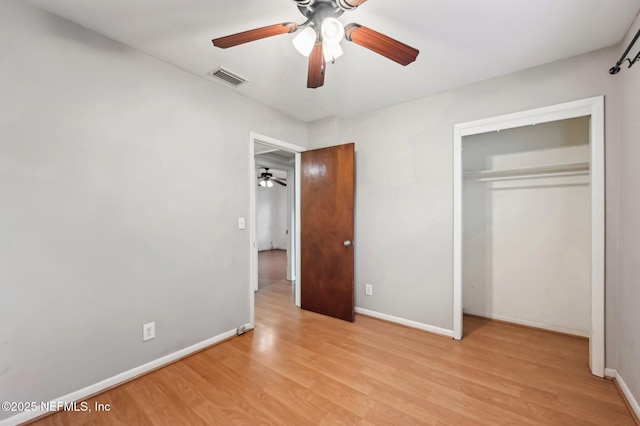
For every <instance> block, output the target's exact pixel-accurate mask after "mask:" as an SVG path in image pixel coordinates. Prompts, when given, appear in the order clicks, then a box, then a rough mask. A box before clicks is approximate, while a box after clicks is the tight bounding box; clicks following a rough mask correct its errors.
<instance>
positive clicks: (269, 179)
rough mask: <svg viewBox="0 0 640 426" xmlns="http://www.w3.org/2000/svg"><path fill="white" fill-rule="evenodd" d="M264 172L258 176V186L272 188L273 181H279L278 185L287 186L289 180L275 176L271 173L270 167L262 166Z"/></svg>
mask: <svg viewBox="0 0 640 426" xmlns="http://www.w3.org/2000/svg"><path fill="white" fill-rule="evenodd" d="M262 168H263V169H264V172H262V174H261V175H260V176H258V186H262V187H264V188H271V187H272V186H273V183H274V182H275V183H277V184H278V185H282V186H287V183H286V182H287V180H286V179H283V178H277V177H274V176H273V173H269V168H268V167H262Z"/></svg>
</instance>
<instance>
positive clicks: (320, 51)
mask: <svg viewBox="0 0 640 426" xmlns="http://www.w3.org/2000/svg"><path fill="white" fill-rule="evenodd" d="M292 1H293V2H295V3H296V4H297V5H298V10H299V11H300V13H302V14H303V15H304V16H305V17H306V18H307V20H306V21H305V22H304V23H302V24H296V23H295V22H284V23H282V24H275V25H270V26H267V27H262V28H256V29H253V30H249V31H244V32H241V33H237V34H232V35H228V36H225V37H220V38H216V39H213V40H212V41H213V45H214V46H216V47H220V48H222V49H226V48H228V47H233V46H238V45H240V44H244V43H248V42H251V41H256V40H260V39H263V38H267V37H272V36H276V35H280V34H290V33H295V32H299V34H298V35H297V36H296V37H295V38H294V39H293V44H294V46H295V47H296V49H297V50H298V51H299V52H300V53H302V54H303V55H304V56H308V57H309V71H308V74H307V87H308V88H311V89H316V88H318V87H320V86H322V85H324V76H325V71H326V64H327V62H332V63H333V62H335V60H336V59H337V58H339V57H340V56H341V55H342V53H343V51H342V48H341V47H340V42H341V41H342V39H343V38H346V39H347V40H348V41H350V42H353V43H355V44H358V45H360V46H362V47H364V48H366V49H369V50H371V51H373V52H375V53H378V54H379V55H382V56H384V57H386V58H388V59H391V60H392V61H395V62H397V63H399V64H400V65H405V66H406V65H409V64H410V63H411V62H413V61H415V60H416V58H417V57H418V54H419V53H420V52H419V51H418V50H417V49H414V48H413V47H411V46H408V45H406V44H404V43H401V42H399V41H397V40H395V39H392V38H391V37H389V36H386V35H384V34H381V33H379V32H377V31H374V30H372V29H370V28H367V27H365V26H362V25H360V24H355V23H352V24H348V25H346V26H343V25H342V23H341V22H340V21H338V19H337V18H339V17H340V16H341V15H342V14H343V13H344V12H345V11H349V10H353V9H355V8H357V7H358V6H360V5H361V4H363V3H364V2H366V1H367V0H292Z"/></svg>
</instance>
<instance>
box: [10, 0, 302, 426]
mask: <svg viewBox="0 0 640 426" xmlns="http://www.w3.org/2000/svg"><path fill="white" fill-rule="evenodd" d="M0 38H1V39H2V40H3V42H2V43H0V94H1V95H0V206H1V208H0V236H1V237H0V400H2V401H6V400H9V401H47V400H51V399H53V398H57V397H60V396H62V395H65V394H67V393H69V392H72V391H75V390H78V389H81V388H83V387H85V386H88V385H91V384H94V383H96V382H98V381H100V380H102V379H105V378H108V377H111V376H113V375H115V374H117V373H120V372H123V371H126V370H128V369H131V368H133V367H136V366H139V365H141V364H143V363H146V362H148V361H150V360H154V359H157V358H159V357H161V356H163V355H166V354H169V353H172V352H174V351H176V350H179V349H182V348H185V347H187V346H189V345H192V344H194V343H196V342H200V341H203V340H205V339H207V338H210V337H212V336H216V335H218V334H220V333H222V332H226V331H228V330H232V329H234V328H235V327H237V326H239V325H241V324H245V323H247V322H249V291H248V288H249V273H248V270H249V250H248V247H249V232H248V231H240V230H238V226H237V219H238V217H239V216H244V217H248V216H249V132H250V131H256V132H259V133H261V134H265V135H270V136H272V137H275V138H279V139H282V140H286V141H289V142H291V143H295V144H298V145H303V146H304V145H306V139H307V126H306V124H305V123H302V122H299V121H297V120H295V119H292V118H290V117H288V116H285V115H283V114H281V113H278V112H276V111H274V110H273V109H270V108H267V107H265V106H262V105H260V104H258V103H255V102H253V101H250V100H248V99H247V98H245V97H243V96H239V95H237V94H236V93H233V90H231V89H226V88H224V87H222V86H220V85H217V84H215V83H209V82H206V81H205V80H203V79H200V78H198V77H195V76H192V75H190V74H187V73H185V72H183V71H181V70H178V69H176V68H173V67H171V66H169V65H166V64H165V63H163V62H160V61H158V60H156V59H153V58H151V57H149V56H146V55H143V54H141V53H138V52H136V51H134V50H132V49H130V48H128V47H126V46H123V45H121V44H119V43H116V42H114V41H111V40H109V39H107V38H104V37H102V36H100V35H98V34H96V33H93V32H90V31H87V30H85V29H83V28H81V27H79V26H77V25H74V24H71V23H69V22H67V21H64V20H61V19H60V18H57V17H54V16H53V15H50V14H47V13H44V12H41V11H39V10H37V9H33V8H31V7H30V6H27V5H25V4H23V3H22V2H19V1H12V0H5V1H2V2H0ZM213 65H214V64H212V67H213ZM238 111H242V114H239V113H238ZM229 159H234V161H229ZM221 176H224V184H221V178H220V177H221ZM148 321H155V322H156V328H157V330H156V334H157V337H156V339H155V340H152V341H149V342H147V343H142V339H141V328H142V327H141V326H142V324H143V323H144V322H148ZM10 414H11V413H7V412H0V420H1V419H3V418H6V417H8V416H9V415H10Z"/></svg>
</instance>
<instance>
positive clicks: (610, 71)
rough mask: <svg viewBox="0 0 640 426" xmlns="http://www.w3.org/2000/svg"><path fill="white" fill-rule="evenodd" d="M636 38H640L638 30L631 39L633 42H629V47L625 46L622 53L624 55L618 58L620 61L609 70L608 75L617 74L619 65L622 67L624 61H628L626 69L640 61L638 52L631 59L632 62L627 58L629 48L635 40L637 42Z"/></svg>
mask: <svg viewBox="0 0 640 426" xmlns="http://www.w3.org/2000/svg"><path fill="white" fill-rule="evenodd" d="M638 37H640V30H638V32H637V33H636V35H635V37H633V40H631V43H629V45H628V46H627V49H626V50H625V51H624V53H623V54H622V56H621V57H620V60H619V61H618V62H617V63H616V65H615V66H613V67H611V69H610V70H609V74H612V75H613V74H618V73H619V72H620V65H622V63H623V62H624V61H625V59H626V60H627V61H629V67H628V68H631V67H632V66H633V64H635V63H636V62H637V61H639V60H640V52H638V54H637V55H636V57H635V58H633V60H631V59H629V58H627V55H628V54H629V51H630V50H631V48H632V47H633V45H634V44H635V42H636V40H638Z"/></svg>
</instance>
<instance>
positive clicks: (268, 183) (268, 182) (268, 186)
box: [267, 180, 273, 188]
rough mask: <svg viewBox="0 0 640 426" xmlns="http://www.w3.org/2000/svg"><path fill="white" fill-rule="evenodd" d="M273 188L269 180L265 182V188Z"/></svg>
mask: <svg viewBox="0 0 640 426" xmlns="http://www.w3.org/2000/svg"><path fill="white" fill-rule="evenodd" d="M272 186H273V182H271V181H270V180H268V181H267V188H271V187H272Z"/></svg>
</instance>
